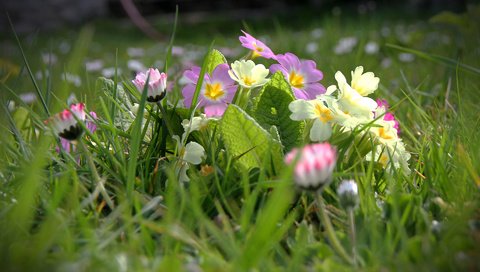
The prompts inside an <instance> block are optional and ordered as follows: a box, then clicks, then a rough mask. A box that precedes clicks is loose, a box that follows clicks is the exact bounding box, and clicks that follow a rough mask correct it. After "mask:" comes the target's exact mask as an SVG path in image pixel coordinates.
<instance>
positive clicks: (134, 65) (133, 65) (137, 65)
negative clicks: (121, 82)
mask: <svg viewBox="0 0 480 272" xmlns="http://www.w3.org/2000/svg"><path fill="white" fill-rule="evenodd" d="M127 66H128V69H129V70H131V71H134V72H135V73H138V72H140V71H144V70H146V67H145V65H143V63H142V62H140V61H138V60H134V59H131V60H129V61H128V62H127Z"/></svg>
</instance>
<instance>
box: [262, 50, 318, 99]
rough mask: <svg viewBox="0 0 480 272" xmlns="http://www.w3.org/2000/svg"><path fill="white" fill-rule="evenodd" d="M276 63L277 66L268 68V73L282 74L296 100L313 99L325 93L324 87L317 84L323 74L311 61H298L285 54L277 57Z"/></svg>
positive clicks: (294, 57)
mask: <svg viewBox="0 0 480 272" xmlns="http://www.w3.org/2000/svg"><path fill="white" fill-rule="evenodd" d="M277 61H278V63H279V64H273V65H272V66H270V71H271V72H272V74H273V73H275V72H276V71H281V72H282V73H283V75H284V76H285V78H286V79H287V81H288V83H289V84H290V86H292V89H293V93H294V94H295V97H296V98H297V99H306V100H309V99H315V97H317V95H320V94H323V93H325V91H326V90H325V87H324V86H323V85H322V84H320V83H318V81H319V80H321V79H322V78H323V73H322V72H321V71H320V70H318V69H317V68H316V67H317V64H316V63H315V62H314V61H313V60H302V61H300V60H299V59H298V57H297V56H295V55H294V54H292V53H286V54H285V55H281V54H279V55H277Z"/></svg>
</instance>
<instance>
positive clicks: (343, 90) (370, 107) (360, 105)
mask: <svg viewBox="0 0 480 272" xmlns="http://www.w3.org/2000/svg"><path fill="white" fill-rule="evenodd" d="M335 79H336V80H337V83H338V104H339V105H340V109H341V110H342V111H343V112H345V113H346V114H349V115H352V116H356V117H365V118H368V119H372V118H373V111H374V110H375V109H376V108H377V106H378V105H377V102H375V100H373V99H371V98H369V97H364V96H362V95H361V94H360V93H359V92H357V91H356V90H355V89H354V88H352V87H351V86H350V85H349V84H348V83H347V79H346V78H345V76H344V75H343V74H342V72H340V71H338V72H337V73H335ZM335 88H336V87H335V86H333V87H332V86H330V87H328V89H327V93H333V92H334V91H335V90H336V89H335Z"/></svg>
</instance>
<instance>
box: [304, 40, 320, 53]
mask: <svg viewBox="0 0 480 272" xmlns="http://www.w3.org/2000/svg"><path fill="white" fill-rule="evenodd" d="M305 51H307V53H309V54H313V53H315V52H317V51H318V44H317V43H316V42H309V43H307V46H306V47H305Z"/></svg>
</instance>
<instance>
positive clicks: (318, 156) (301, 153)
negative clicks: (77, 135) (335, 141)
mask: <svg viewBox="0 0 480 272" xmlns="http://www.w3.org/2000/svg"><path fill="white" fill-rule="evenodd" d="M336 160H337V155H336V151H335V149H334V148H333V147H332V146H331V145H330V144H329V143H318V144H311V145H307V146H305V147H303V148H302V149H297V148H294V149H292V151H290V152H289V153H288V154H287V155H286V156H285V163H286V164H287V165H290V164H292V163H295V167H294V181H295V184H296V185H297V186H298V187H300V188H302V189H306V190H318V189H322V188H324V187H325V186H327V185H328V184H329V183H330V182H331V181H332V173H333V169H334V168H335V164H336Z"/></svg>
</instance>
